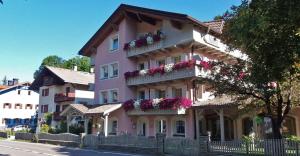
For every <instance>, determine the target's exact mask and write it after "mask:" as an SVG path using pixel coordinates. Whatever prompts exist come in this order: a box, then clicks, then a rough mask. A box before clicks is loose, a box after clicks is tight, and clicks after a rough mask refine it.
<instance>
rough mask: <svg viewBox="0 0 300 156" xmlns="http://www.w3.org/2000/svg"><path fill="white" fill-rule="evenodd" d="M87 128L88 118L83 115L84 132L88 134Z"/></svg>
mask: <svg viewBox="0 0 300 156" xmlns="http://www.w3.org/2000/svg"><path fill="white" fill-rule="evenodd" d="M88 128H89V118H88V117H84V133H85V134H88Z"/></svg>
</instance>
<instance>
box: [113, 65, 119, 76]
mask: <svg viewBox="0 0 300 156" xmlns="http://www.w3.org/2000/svg"><path fill="white" fill-rule="evenodd" d="M111 68H112V76H111V77H118V75H119V65H118V63H114V64H111Z"/></svg>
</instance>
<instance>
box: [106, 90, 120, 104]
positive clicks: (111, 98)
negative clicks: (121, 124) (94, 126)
mask: <svg viewBox="0 0 300 156" xmlns="http://www.w3.org/2000/svg"><path fill="white" fill-rule="evenodd" d="M108 92H109V96H108V97H109V98H108V101H109V102H110V103H116V102H119V89H117V88H116V89H110V90H109V91H108ZM113 92H117V101H113Z"/></svg>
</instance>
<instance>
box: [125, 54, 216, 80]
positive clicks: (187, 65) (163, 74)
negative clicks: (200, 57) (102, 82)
mask: <svg viewBox="0 0 300 156" xmlns="http://www.w3.org/2000/svg"><path fill="white" fill-rule="evenodd" d="M210 67H211V62H206V61H196V60H188V61H182V62H179V63H176V64H167V65H164V66H161V67H156V68H152V69H149V70H140V71H138V70H136V71H132V72H126V73H125V74H124V76H125V79H126V83H127V85H128V86H136V85H141V84H151V83H157V82H163V81H170V80H179V79H186V78H192V77H197V76H205V75H206V71H207V69H209V68H210Z"/></svg>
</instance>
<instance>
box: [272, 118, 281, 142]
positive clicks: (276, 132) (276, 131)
mask: <svg viewBox="0 0 300 156" xmlns="http://www.w3.org/2000/svg"><path fill="white" fill-rule="evenodd" d="M280 120H281V119H278V118H274V117H272V129H273V135H272V139H282V135H281V131H280V129H281V122H280Z"/></svg>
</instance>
